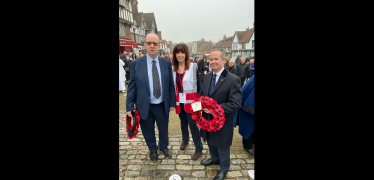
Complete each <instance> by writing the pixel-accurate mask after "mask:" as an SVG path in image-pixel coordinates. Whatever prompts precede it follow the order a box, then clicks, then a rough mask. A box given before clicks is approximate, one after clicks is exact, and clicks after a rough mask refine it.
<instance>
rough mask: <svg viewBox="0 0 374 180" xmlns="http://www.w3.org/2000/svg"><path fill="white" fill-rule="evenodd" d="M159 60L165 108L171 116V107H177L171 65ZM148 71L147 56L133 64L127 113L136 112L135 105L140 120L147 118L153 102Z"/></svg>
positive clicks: (159, 58) (164, 60) (128, 90)
mask: <svg viewBox="0 0 374 180" xmlns="http://www.w3.org/2000/svg"><path fill="white" fill-rule="evenodd" d="M158 60H159V62H160V71H161V78H162V80H161V82H162V85H161V86H162V95H163V98H164V106H165V111H166V115H167V116H169V112H170V110H169V109H170V107H175V104H176V103H175V97H176V95H175V87H174V81H173V74H172V70H171V63H170V61H168V60H166V59H165V58H162V57H160V56H159V57H158ZM147 70H148V69H147V56H143V57H140V58H137V59H136V60H134V61H132V62H131V68H130V82H129V85H128V87H127V100H126V111H127V112H128V111H132V110H134V109H135V108H134V105H136V109H137V110H138V112H139V115H140V119H146V118H147V116H148V111H149V104H150V101H151V95H150V90H149V80H148V72H147ZM149 73H152V72H149Z"/></svg>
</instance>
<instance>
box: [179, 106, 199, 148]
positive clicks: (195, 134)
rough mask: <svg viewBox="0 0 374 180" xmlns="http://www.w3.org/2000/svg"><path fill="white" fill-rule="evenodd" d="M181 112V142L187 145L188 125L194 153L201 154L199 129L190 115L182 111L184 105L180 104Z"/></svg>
mask: <svg viewBox="0 0 374 180" xmlns="http://www.w3.org/2000/svg"><path fill="white" fill-rule="evenodd" d="M180 108H181V112H180V113H179V119H180V120H181V130H182V141H183V142H184V143H188V141H189V138H190V137H189V133H188V125H190V130H191V134H192V139H193V143H194V145H195V149H196V150H195V152H197V153H201V152H202V151H203V143H202V142H201V138H200V132H199V127H198V126H197V124H196V121H195V120H193V119H192V117H191V113H187V112H186V111H184V104H183V103H181V104H180Z"/></svg>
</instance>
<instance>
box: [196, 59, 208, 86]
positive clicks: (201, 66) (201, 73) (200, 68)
mask: <svg viewBox="0 0 374 180" xmlns="http://www.w3.org/2000/svg"><path fill="white" fill-rule="evenodd" d="M198 59H199V58H198ZM197 69H198V71H199V79H200V81H202V80H203V78H204V74H205V72H204V71H206V69H205V60H204V58H202V59H201V60H199V61H198V62H197Z"/></svg>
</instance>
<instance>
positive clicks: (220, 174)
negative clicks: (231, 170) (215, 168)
mask: <svg viewBox="0 0 374 180" xmlns="http://www.w3.org/2000/svg"><path fill="white" fill-rule="evenodd" d="M226 174H227V173H223V172H218V173H217V175H216V177H214V178H213V180H223V179H225V177H226Z"/></svg>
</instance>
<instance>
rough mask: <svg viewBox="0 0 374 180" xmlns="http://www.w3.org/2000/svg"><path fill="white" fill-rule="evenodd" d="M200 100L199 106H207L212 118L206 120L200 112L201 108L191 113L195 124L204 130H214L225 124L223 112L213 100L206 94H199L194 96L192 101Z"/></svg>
mask: <svg viewBox="0 0 374 180" xmlns="http://www.w3.org/2000/svg"><path fill="white" fill-rule="evenodd" d="M199 101H200V102H201V108H207V109H209V110H210V111H211V112H212V116H213V119H212V120H206V119H205V118H204V117H203V116H202V114H201V110H200V111H196V112H193V113H192V119H193V120H195V121H196V124H197V125H198V126H199V127H200V128H201V129H204V130H205V131H208V132H216V131H218V130H220V129H221V128H222V126H223V125H224V124H225V114H224V111H223V109H222V107H221V105H219V104H218V103H217V102H216V101H215V100H213V99H212V98H209V97H208V96H201V97H200V98H196V99H195V100H194V101H193V102H192V103H195V102H199Z"/></svg>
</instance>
